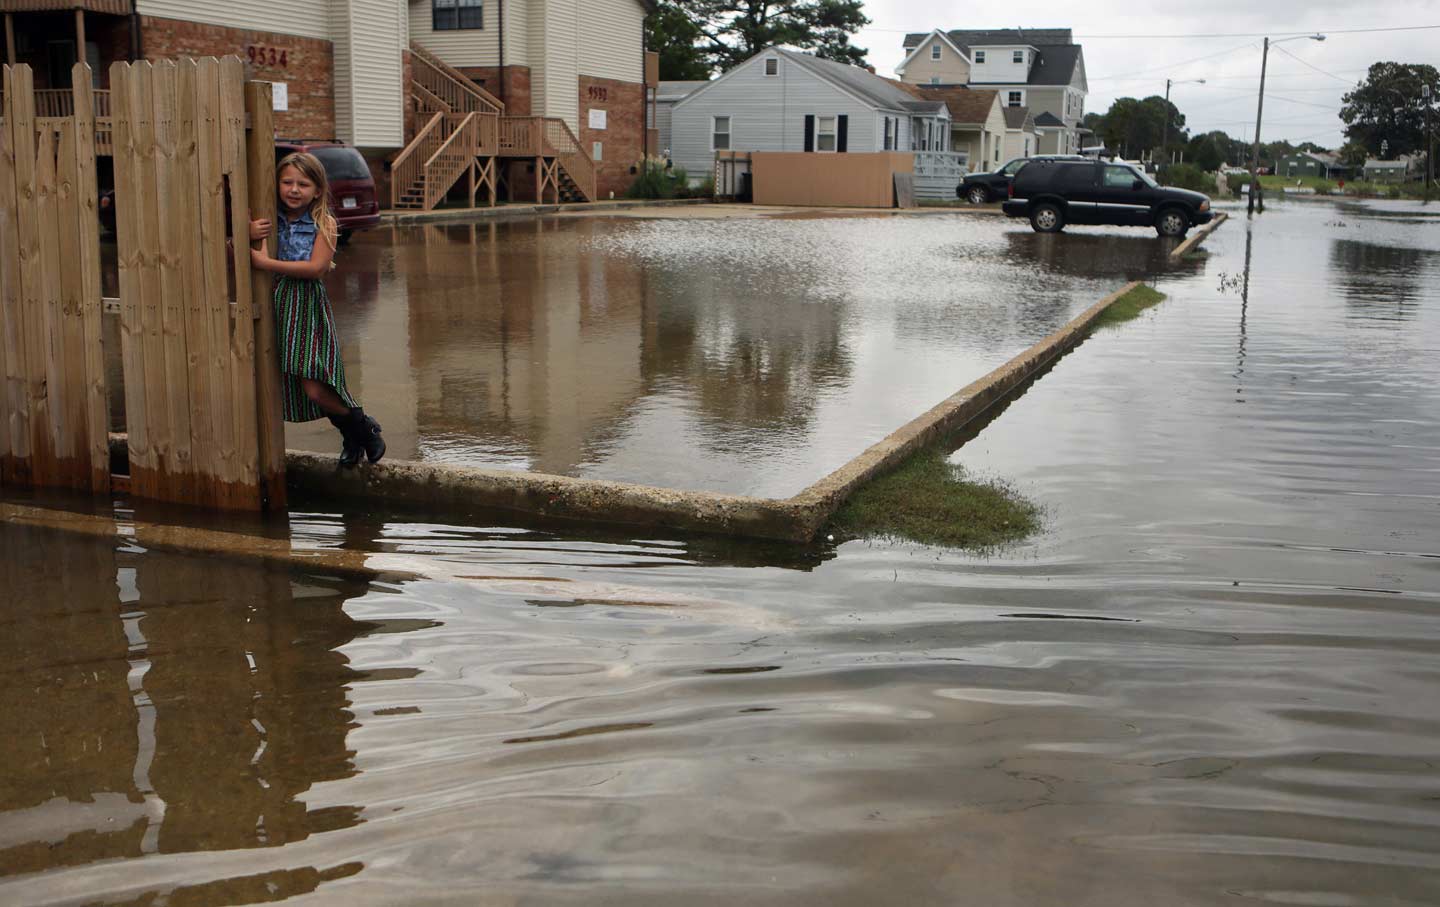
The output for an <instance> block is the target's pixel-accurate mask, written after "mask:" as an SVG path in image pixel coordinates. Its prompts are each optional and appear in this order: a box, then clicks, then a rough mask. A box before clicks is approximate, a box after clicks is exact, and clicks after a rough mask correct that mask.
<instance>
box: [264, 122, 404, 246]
mask: <svg viewBox="0 0 1440 907" xmlns="http://www.w3.org/2000/svg"><path fill="white" fill-rule="evenodd" d="M292 151H305V152H309V153H310V154H313V155H315V157H317V158H319V160H320V163H321V164H322V165H323V166H324V167H325V175H326V176H327V177H328V178H329V179H330V213H331V214H334V215H335V221H336V223H337V224H338V225H339V227H340V244H341V245H344V244H345V243H347V242H349V241H350V234H351V233H354V232H355V231H356V230H369V229H370V228H372V227H378V226H379V225H380V203H379V201H378V200H376V198H375V179H374V177H372V176H371V175H370V165H369V164H366V163H365V158H364V157H362V156H361V154H360V152H359V151H356V150H355V148H354V147H353V146H351V145H346V144H345V143H343V142H336V141H331V140H321V139H276V140H275V160H277V161H278V160H280V159H281V158H282V157H284V156H285V155H287V154H289V153H291V152H292Z"/></svg>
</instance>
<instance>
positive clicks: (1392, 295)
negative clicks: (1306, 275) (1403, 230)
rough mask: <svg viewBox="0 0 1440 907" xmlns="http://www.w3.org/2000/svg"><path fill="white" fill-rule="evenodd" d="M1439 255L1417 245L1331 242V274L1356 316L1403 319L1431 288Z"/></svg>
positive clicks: (1411, 313)
mask: <svg viewBox="0 0 1440 907" xmlns="http://www.w3.org/2000/svg"><path fill="white" fill-rule="evenodd" d="M1437 261H1440V255H1437V254H1436V253H1435V252H1431V251H1426V250H1424V249H1418V248H1413V247H1410V248H1407V247H1401V246H1393V245H1382V244H1378V243H1374V242H1368V241H1363V240H1355V239H1335V240H1333V241H1332V242H1331V243H1330V274H1331V276H1332V278H1333V280H1334V281H1335V288H1336V290H1338V291H1339V293H1340V294H1341V295H1342V296H1344V297H1345V300H1346V301H1347V302H1348V303H1350V304H1351V305H1352V306H1354V309H1355V312H1356V314H1357V315H1364V316H1365V317H1369V318H1374V319H1384V320H1399V321H1404V320H1408V319H1410V318H1413V317H1414V315H1415V303H1418V302H1419V301H1421V300H1422V299H1423V298H1424V297H1425V295H1426V292H1427V290H1429V289H1430V288H1432V287H1433V286H1434V283H1435V279H1436V277H1437V276H1440V267H1437V265H1436V263H1437Z"/></svg>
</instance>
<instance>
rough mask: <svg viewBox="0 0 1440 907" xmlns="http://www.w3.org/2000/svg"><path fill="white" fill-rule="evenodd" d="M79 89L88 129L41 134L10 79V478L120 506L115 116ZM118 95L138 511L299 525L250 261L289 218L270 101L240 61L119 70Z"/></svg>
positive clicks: (57, 127) (58, 126)
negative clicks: (143, 501)
mask: <svg viewBox="0 0 1440 907" xmlns="http://www.w3.org/2000/svg"><path fill="white" fill-rule="evenodd" d="M72 78H73V84H74V85H75V86H77V88H76V94H75V104H74V108H75V109H74V115H73V116H71V117H57V118H37V117H35V116H34V95H33V88H32V83H31V76H30V72H29V69H28V67H25V66H17V67H6V68H5V108H4V114H5V119H4V127H5V128H4V129H3V130H0V136H3V140H4V142H5V143H6V144H5V146H4V154H3V155H0V263H3V274H4V275H5V280H4V281H3V283H0V285H3V287H4V290H3V292H0V300H3V321H4V336H5V341H6V342H5V344H4V361H3V367H4V373H5V376H6V387H7V393H6V395H5V413H4V415H5V416H6V418H5V420H4V421H5V424H6V428H5V430H0V454H3V463H4V464H5V466H4V469H3V474H0V478H3V481H4V482H5V483H6V484H12V483H13V484H27V485H48V486H64V487H84V488H89V489H91V490H94V491H103V490H106V489H108V488H110V486H111V478H112V477H111V476H110V471H109V454H108V449H107V448H108V444H107V433H106V429H107V428H108V425H109V416H108V414H107V413H106V403H107V396H106V388H105V372H104V361H105V355H104V354H105V350H104V347H103V332H102V330H101V317H102V301H101V298H100V274H99V233H98V226H97V221H96V209H95V195H96V188H95V149H94V131H95V113H94V109H93V103H92V101H91V100H90V91H89V88H88V86H89V85H90V84H91V79H90V73H89V69H88V67H85V66H84V64H77V66H76V69H75V72H74V74H73V77H72ZM110 83H111V90H112V96H111V107H112V109H111V111H110V113H111V115H112V120H113V126H112V128H113V136H114V146H115V160H114V163H115V211H116V233H117V242H118V255H117V257H118V262H119V284H120V300H119V309H120V315H119V317H120V359H121V363H122V371H123V375H124V399H125V429H126V434H127V437H128V452H129V464H130V468H129V480H128V481H129V488H130V491H131V492H132V493H133V494H135V495H137V496H141V497H147V498H154V499H159V500H167V501H176V502H183V503H190V504H198V505H202V506H209V507H215V508H223V509H242V510H250V509H260V508H262V507H269V508H272V509H278V508H283V507H284V505H285V484H284V454H285V452H284V439H283V433H282V423H281V421H280V418H281V417H280V394H279V382H280V376H279V361H278V358H277V356H276V351H275V339H274V337H275V335H274V325H273V323H272V322H273V314H272V308H271V305H270V292H271V281H270V279H269V277H268V275H265V274H261V273H259V272H252V270H251V267H250V253H249V245H250V244H249V242H248V237H249V212H250V211H251V210H254V211H257V212H260V211H263V212H265V213H267V214H271V213H272V212H273V209H274V206H275V190H274V166H275V158H274V132H273V120H272V114H271V102H270V86H269V85H268V84H266V83H258V82H252V83H250V84H249V85H246V84H245V82H244V70H243V67H242V65H241V63H240V61H239V59H238V58H234V57H230V58H226V59H224V60H214V59H202V60H189V59H182V60H180V61H178V62H168V61H167V62H161V63H156V64H153V65H152V64H150V63H146V62H140V63H133V64H131V63H116V64H114V65H113V66H112V67H111V69H110ZM247 116H248V118H249V122H250V129H249V130H248V132H247V129H246V119H247ZM32 149H33V151H34V153H33V154H32V153H31V150H32ZM67 161H68V163H67ZM62 168H63V169H62ZM50 237H53V241H50V239H49V238H50ZM232 238H233V242H232V241H231V239H232ZM272 243H273V240H272ZM15 275H18V279H15ZM82 466H83V470H82ZM82 472H83V476H84V479H85V481H83V482H82V481H81V476H82Z"/></svg>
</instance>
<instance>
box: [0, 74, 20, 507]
mask: <svg viewBox="0 0 1440 907" xmlns="http://www.w3.org/2000/svg"><path fill="white" fill-rule="evenodd" d="M0 79H3V87H4V95H3V97H4V107H3V109H0V117H3V118H4V119H3V122H0V485H5V484H7V483H18V480H17V479H16V476H15V470H16V457H17V453H16V449H15V440H14V437H13V431H14V430H13V427H12V422H17V421H18V419H17V418H16V408H15V402H16V400H17V396H16V394H15V391H14V388H13V386H12V382H13V381H14V379H15V378H16V377H17V376H18V375H19V374H20V369H21V366H20V361H19V348H18V346H17V344H16V342H15V336H14V330H15V328H16V327H17V326H18V324H19V318H20V245H19V242H20V239H19V237H18V236H17V235H16V232H15V155H14V152H12V151H11V149H10V127H11V126H12V125H13V124H14V122H15V117H14V116H12V115H11V113H10V105H11V103H12V102H13V101H14V99H15V91H14V89H13V88H11V86H10V67H9V66H6V67H4V68H3V70H0Z"/></svg>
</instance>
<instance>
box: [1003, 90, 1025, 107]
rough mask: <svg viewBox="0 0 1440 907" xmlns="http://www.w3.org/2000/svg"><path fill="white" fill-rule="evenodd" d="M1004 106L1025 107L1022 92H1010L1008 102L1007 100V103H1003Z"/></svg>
mask: <svg viewBox="0 0 1440 907" xmlns="http://www.w3.org/2000/svg"><path fill="white" fill-rule="evenodd" d="M1005 104H1006V106H1007V107H1023V106H1024V105H1025V94H1024V92H1019V91H1012V92H1010V94H1009V100H1007V101H1006V102H1005Z"/></svg>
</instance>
